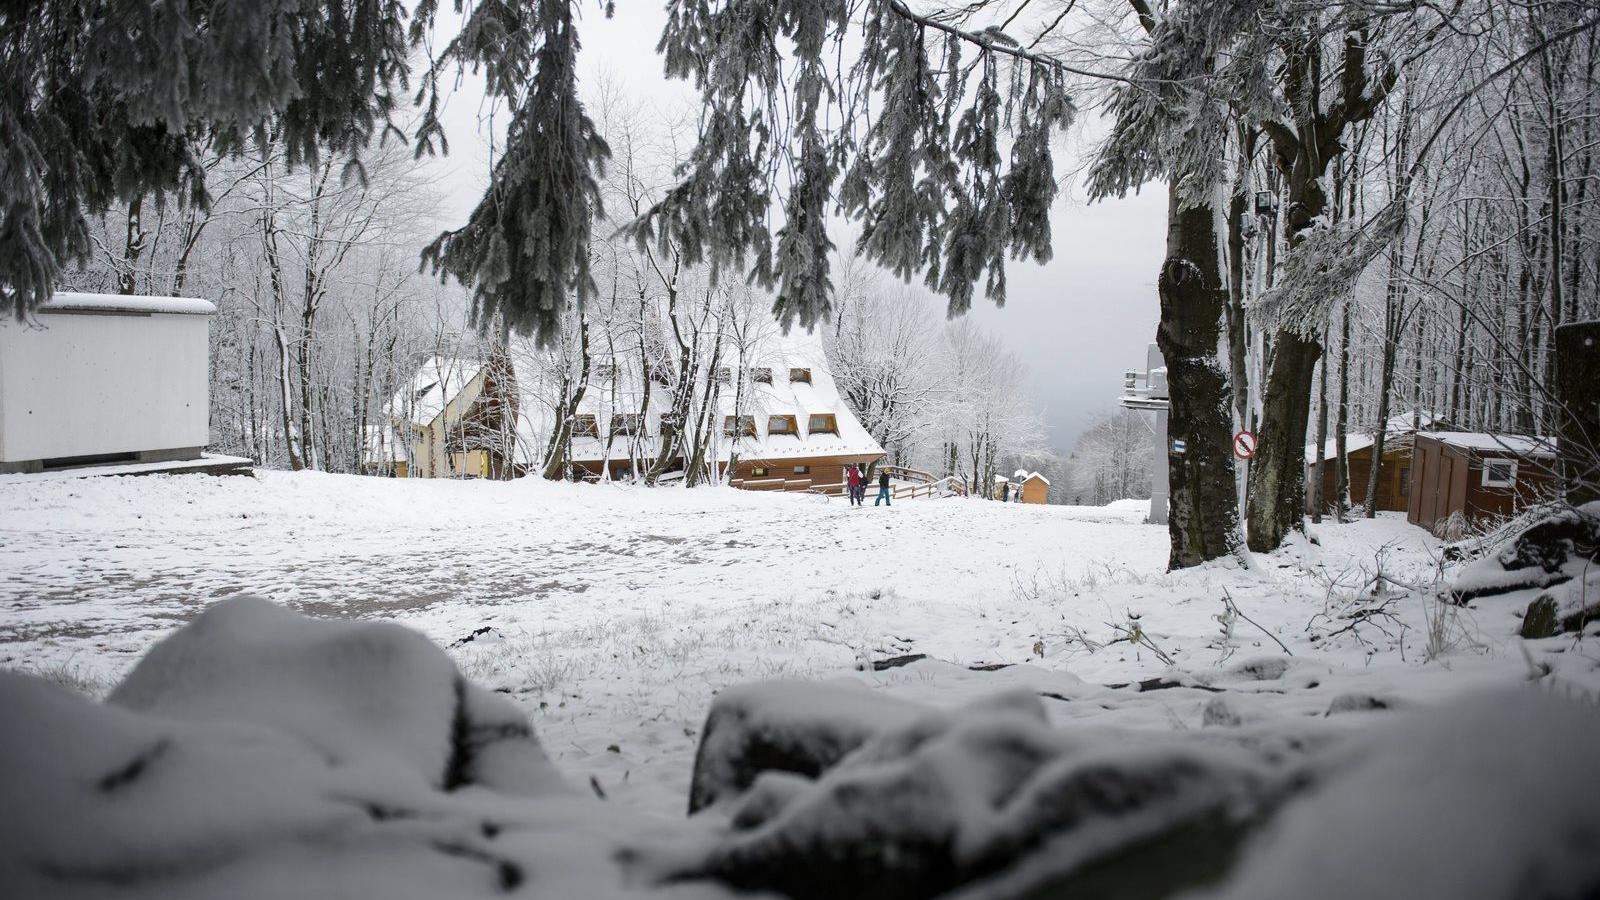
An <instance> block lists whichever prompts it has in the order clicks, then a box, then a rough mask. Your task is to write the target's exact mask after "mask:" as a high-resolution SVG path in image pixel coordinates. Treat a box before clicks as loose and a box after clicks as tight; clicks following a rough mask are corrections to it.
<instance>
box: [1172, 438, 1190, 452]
mask: <svg viewBox="0 0 1600 900" xmlns="http://www.w3.org/2000/svg"><path fill="white" fill-rule="evenodd" d="M1188 449H1189V445H1188V444H1185V443H1184V442H1183V441H1173V442H1172V452H1173V453H1184V452H1186V451H1187V450H1188Z"/></svg>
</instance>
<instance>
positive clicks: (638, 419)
mask: <svg viewBox="0 0 1600 900" xmlns="http://www.w3.org/2000/svg"><path fill="white" fill-rule="evenodd" d="M643 426H644V416H641V415H639V414H638V413H617V414H616V415H613V416H612V417H611V433H612V434H638V433H639V429H640V428H642V427H643Z"/></svg>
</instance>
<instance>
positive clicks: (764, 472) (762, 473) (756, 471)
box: [750, 466, 772, 478]
mask: <svg viewBox="0 0 1600 900" xmlns="http://www.w3.org/2000/svg"><path fill="white" fill-rule="evenodd" d="M771 474H772V470H771V469H769V468H767V467H766V466H751V467H750V477H751V478H765V477H766V476H768V475H771Z"/></svg>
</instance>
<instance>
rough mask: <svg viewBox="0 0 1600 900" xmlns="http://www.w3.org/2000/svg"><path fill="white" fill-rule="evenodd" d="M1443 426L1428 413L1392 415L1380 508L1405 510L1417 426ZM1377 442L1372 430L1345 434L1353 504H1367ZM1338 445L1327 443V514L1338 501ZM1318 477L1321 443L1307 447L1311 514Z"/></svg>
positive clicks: (1381, 478)
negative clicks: (1336, 455)
mask: <svg viewBox="0 0 1600 900" xmlns="http://www.w3.org/2000/svg"><path fill="white" fill-rule="evenodd" d="M1419 424H1420V425H1421V426H1422V427H1423V428H1425V429H1427V428H1431V429H1435V430H1438V429H1441V428H1444V427H1446V426H1444V425H1442V423H1440V422H1439V421H1438V420H1436V419H1435V418H1434V417H1433V416H1432V415H1431V414H1429V413H1426V412H1419V413H1409V412H1408V413H1402V414H1399V415H1395V416H1391V417H1390V418H1389V424H1388V426H1387V427H1386V428H1385V431H1384V438H1383V465H1382V466H1380V467H1379V470H1378V496H1377V504H1376V505H1377V507H1378V509H1380V510H1388V511H1390V512H1405V511H1406V509H1407V507H1408V504H1409V502H1410V494H1411V455H1412V441H1413V438H1414V437H1415V435H1416V427H1415V426H1416V425H1419ZM1376 444H1377V441H1376V440H1375V438H1374V436H1373V434H1372V433H1371V432H1354V431H1353V432H1350V433H1349V434H1347V435H1345V449H1344V454H1345V465H1346V466H1347V467H1348V469H1349V479H1350V480H1349V484H1348V486H1347V487H1348V490H1349V492H1350V503H1351V504H1352V505H1355V506H1364V505H1365V504H1366V502H1367V485H1368V482H1369V481H1371V479H1372V454H1373V450H1374V448H1375V446H1376ZM1337 452H1338V446H1337V444H1336V442H1335V441H1334V440H1333V439H1331V438H1330V439H1329V440H1328V442H1327V443H1326V444H1324V445H1323V448H1322V453H1323V461H1322V491H1321V493H1320V494H1319V495H1318V496H1320V497H1321V499H1322V511H1323V513H1325V514H1326V513H1330V512H1332V511H1333V509H1334V506H1335V504H1336V503H1337V501H1338V486H1337V481H1338V467H1337V466H1336V465H1335V464H1334V461H1335V454H1336V453H1337ZM1316 480H1317V445H1316V444H1310V445H1308V446H1307V447H1306V512H1307V513H1310V512H1311V511H1312V509H1311V502H1312V490H1311V487H1312V485H1313V484H1315V483H1316Z"/></svg>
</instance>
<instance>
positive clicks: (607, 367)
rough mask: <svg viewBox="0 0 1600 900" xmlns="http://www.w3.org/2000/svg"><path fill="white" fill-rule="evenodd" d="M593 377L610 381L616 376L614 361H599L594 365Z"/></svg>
mask: <svg viewBox="0 0 1600 900" xmlns="http://www.w3.org/2000/svg"><path fill="white" fill-rule="evenodd" d="M594 377H596V378H598V379H600V380H601V381H611V380H613V379H615V378H616V377H617V364H616V363H601V364H600V365H598V366H595V367H594Z"/></svg>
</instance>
